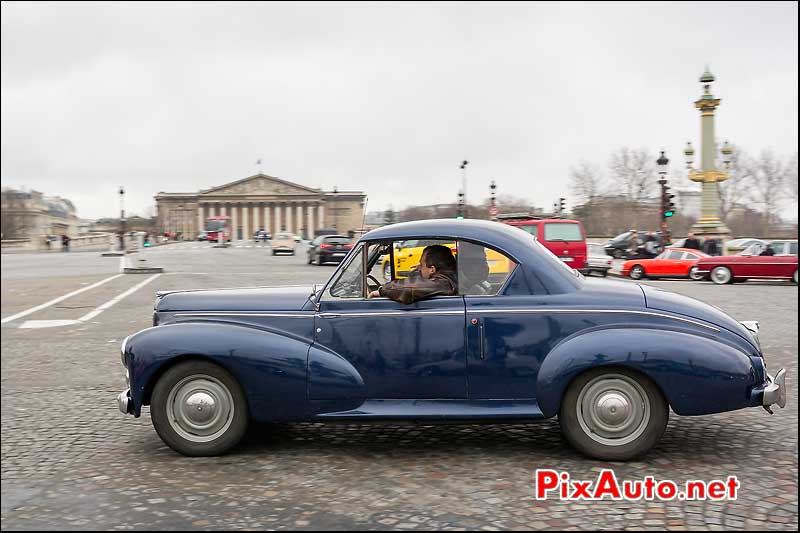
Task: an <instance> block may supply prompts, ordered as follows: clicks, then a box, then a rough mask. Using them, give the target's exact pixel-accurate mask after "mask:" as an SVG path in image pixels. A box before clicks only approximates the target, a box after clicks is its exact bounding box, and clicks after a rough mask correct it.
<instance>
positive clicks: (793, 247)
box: [697, 240, 797, 285]
mask: <svg viewBox="0 0 800 533" xmlns="http://www.w3.org/2000/svg"><path fill="white" fill-rule="evenodd" d="M768 247H769V250H771V252H772V254H774V255H767V254H769V253H770V252H769V251H768ZM697 272H698V274H699V275H700V276H702V279H710V280H711V281H713V282H714V283H716V284H718V285H724V284H726V283H734V282H736V281H747V280H748V279H785V280H792V281H793V282H794V283H795V284H797V241H796V240H793V241H773V242H772V243H768V244H767V245H763V244H753V245H751V246H748V247H747V248H746V249H745V250H743V251H741V252H740V253H738V254H737V255H723V256H718V257H705V258H703V259H701V260H700V261H698V262H697Z"/></svg>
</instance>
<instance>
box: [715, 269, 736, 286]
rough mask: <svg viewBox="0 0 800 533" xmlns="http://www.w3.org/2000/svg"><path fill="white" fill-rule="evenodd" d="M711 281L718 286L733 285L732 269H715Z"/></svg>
mask: <svg viewBox="0 0 800 533" xmlns="http://www.w3.org/2000/svg"><path fill="white" fill-rule="evenodd" d="M711 281H713V282H714V283H716V284H717V285H726V284H728V283H733V274H731V269H730V268H728V267H724V266H718V267H714V269H713V270H712V271H711Z"/></svg>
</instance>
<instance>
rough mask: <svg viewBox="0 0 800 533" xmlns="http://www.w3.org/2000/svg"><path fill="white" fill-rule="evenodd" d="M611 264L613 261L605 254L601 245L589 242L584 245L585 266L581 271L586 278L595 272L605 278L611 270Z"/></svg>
mask: <svg viewBox="0 0 800 533" xmlns="http://www.w3.org/2000/svg"><path fill="white" fill-rule="evenodd" d="M612 262H613V259H612V258H611V256H609V255H608V254H607V253H606V249H605V247H604V246H603V245H602V244H595V243H591V242H590V243H587V244H586V266H585V267H584V268H583V269H581V271H582V272H583V273H584V274H586V275H587V276H588V275H591V273H592V272H597V273H598V274H600V275H601V276H603V277H605V276H607V275H608V271H609V270H610V269H611V264H612Z"/></svg>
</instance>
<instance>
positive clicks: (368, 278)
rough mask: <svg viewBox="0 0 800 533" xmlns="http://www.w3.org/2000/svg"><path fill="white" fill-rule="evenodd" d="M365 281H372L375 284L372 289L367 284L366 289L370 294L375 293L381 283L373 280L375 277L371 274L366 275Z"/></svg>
mask: <svg viewBox="0 0 800 533" xmlns="http://www.w3.org/2000/svg"><path fill="white" fill-rule="evenodd" d="M367 281H372V282H374V283H375V286H374V287H373V286H372V285H370V284H369V283H367V287H368V288H369V290H370V292H372V291H377V290H378V288H379V287H380V286H381V282H380V281H378V280H377V279H375V277H374V276H373V275H372V274H367Z"/></svg>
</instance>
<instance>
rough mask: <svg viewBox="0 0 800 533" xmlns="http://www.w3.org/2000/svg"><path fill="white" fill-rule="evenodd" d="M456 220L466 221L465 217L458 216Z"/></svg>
mask: <svg viewBox="0 0 800 533" xmlns="http://www.w3.org/2000/svg"><path fill="white" fill-rule="evenodd" d="M456 218H457V219H458V220H464V215H458V216H457V217H456Z"/></svg>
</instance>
